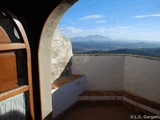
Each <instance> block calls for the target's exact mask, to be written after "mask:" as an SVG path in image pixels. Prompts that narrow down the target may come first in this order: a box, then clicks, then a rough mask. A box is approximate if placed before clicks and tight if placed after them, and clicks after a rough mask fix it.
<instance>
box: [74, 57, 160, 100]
mask: <svg viewBox="0 0 160 120" xmlns="http://www.w3.org/2000/svg"><path fill="white" fill-rule="evenodd" d="M159 73H160V61H158V60H155V59H146V58H140V57H136V56H123V55H122V56H120V55H115V56H114V55H110V56H108V55H106V56H93V55H92V56H82V55H81V56H73V58H72V74H85V75H86V79H87V83H86V89H87V90H90V91H91V90H113V91H117V90H119V91H123V90H124V91H127V92H130V93H131V94H134V95H137V96H140V97H142V98H145V99H148V100H151V101H154V102H157V103H160V87H159V85H160V74H159Z"/></svg>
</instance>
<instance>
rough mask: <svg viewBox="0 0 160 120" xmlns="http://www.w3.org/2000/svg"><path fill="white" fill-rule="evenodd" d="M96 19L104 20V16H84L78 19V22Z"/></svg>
mask: <svg viewBox="0 0 160 120" xmlns="http://www.w3.org/2000/svg"><path fill="white" fill-rule="evenodd" d="M98 18H104V16H103V15H98V14H95V15H88V16H84V17H82V18H80V19H79V20H89V19H98Z"/></svg>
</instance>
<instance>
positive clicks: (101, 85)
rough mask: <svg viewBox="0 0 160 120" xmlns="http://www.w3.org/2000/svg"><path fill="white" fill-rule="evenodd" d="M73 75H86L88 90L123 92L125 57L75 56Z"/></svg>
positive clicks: (73, 59)
mask: <svg viewBox="0 0 160 120" xmlns="http://www.w3.org/2000/svg"><path fill="white" fill-rule="evenodd" d="M72 74H85V75H86V79H87V84H86V88H87V90H123V78H124V56H73V58H72Z"/></svg>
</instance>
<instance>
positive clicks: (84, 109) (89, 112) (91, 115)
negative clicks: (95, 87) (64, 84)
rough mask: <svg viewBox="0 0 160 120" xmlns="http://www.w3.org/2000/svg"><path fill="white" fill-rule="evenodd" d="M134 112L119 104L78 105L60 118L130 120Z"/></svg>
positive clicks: (69, 119)
mask: <svg viewBox="0 0 160 120" xmlns="http://www.w3.org/2000/svg"><path fill="white" fill-rule="evenodd" d="M131 115H135V113H133V112H131V111H129V110H128V109H126V108H123V107H120V106H80V107H77V108H76V109H75V110H73V111H72V112H70V113H68V114H66V115H64V116H63V118H61V119H60V120H130V116H131Z"/></svg>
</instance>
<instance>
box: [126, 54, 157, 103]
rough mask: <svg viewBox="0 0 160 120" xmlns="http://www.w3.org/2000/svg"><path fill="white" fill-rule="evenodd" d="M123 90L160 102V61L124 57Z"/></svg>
mask: <svg viewBox="0 0 160 120" xmlns="http://www.w3.org/2000/svg"><path fill="white" fill-rule="evenodd" d="M124 71H125V72H124V90H125V91H128V92H130V93H132V94H135V95H138V96H140V97H143V98H146V99H149V100H152V101H155V102H158V103H160V61H157V60H150V59H144V58H136V57H131V56H126V57H125V70H124Z"/></svg>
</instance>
